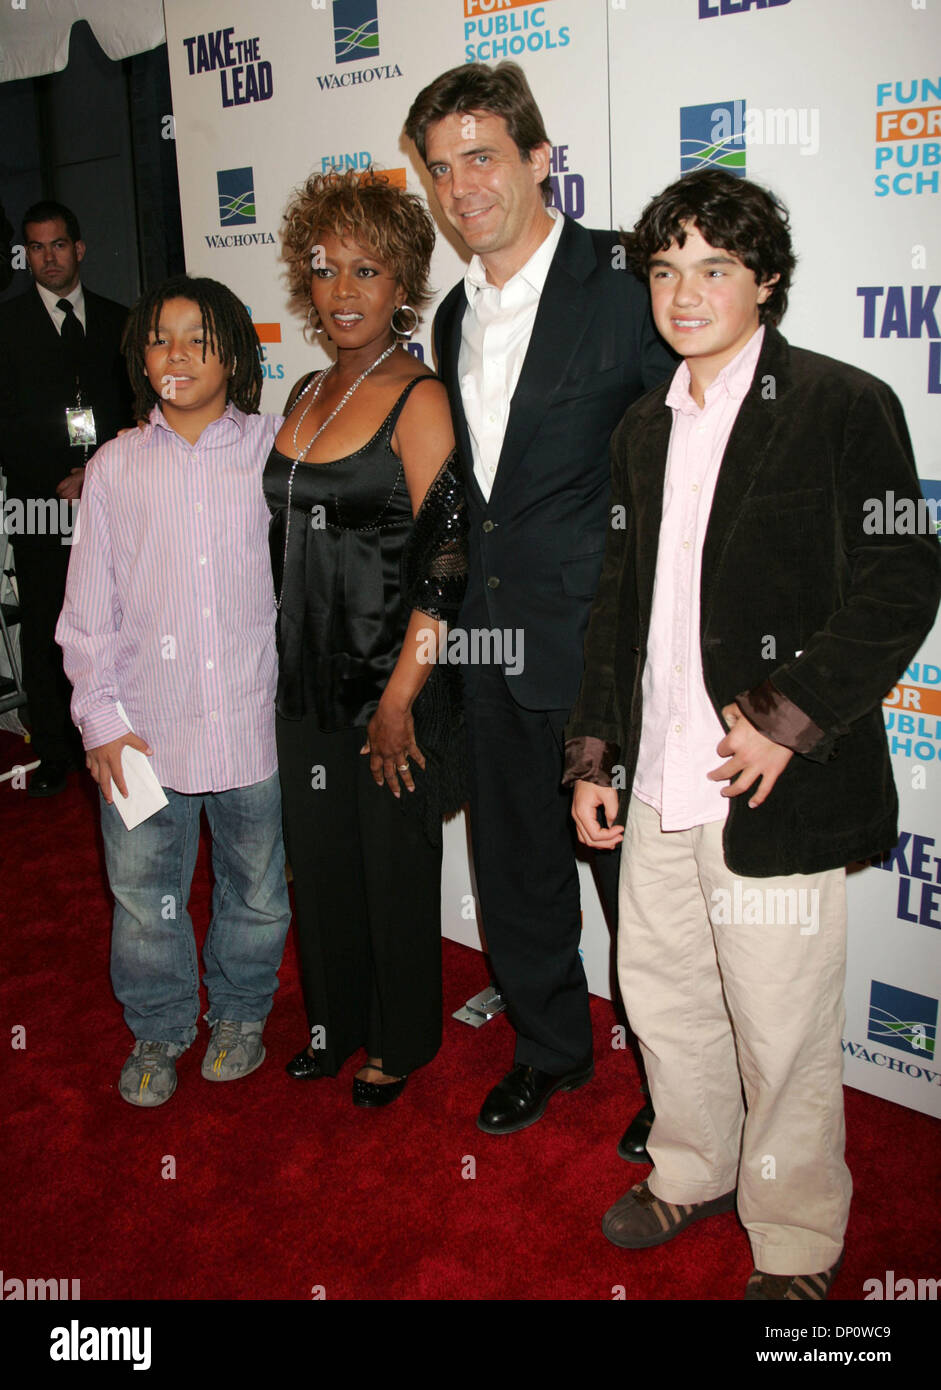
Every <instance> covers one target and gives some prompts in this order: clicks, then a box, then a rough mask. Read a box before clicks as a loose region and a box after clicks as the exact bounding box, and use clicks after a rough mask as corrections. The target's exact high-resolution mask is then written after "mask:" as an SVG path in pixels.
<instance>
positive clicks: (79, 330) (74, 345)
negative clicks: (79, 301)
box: [56, 299, 85, 352]
mask: <svg viewBox="0 0 941 1390" xmlns="http://www.w3.org/2000/svg"><path fill="white" fill-rule="evenodd" d="M56 308H57V309H61V310H62V312H63V314H65V319H64V321H63V323H62V341H63V343H65V344H66V346H67V347H69V348H71V349H72V351H73V352H75V351H76V350H77V349H78V348H80V347H82V345H83V344H84V342H85V330H84V328H83V327H82V325H81V322H80V320H79V317H78V315H77V314H76V312H75V306H74V304H73V303H72V301H71V300H70V299H60V300H58V301H57V302H56Z"/></svg>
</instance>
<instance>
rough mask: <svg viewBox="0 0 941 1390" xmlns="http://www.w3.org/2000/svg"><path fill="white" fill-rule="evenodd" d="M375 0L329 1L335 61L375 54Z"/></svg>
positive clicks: (376, 39) (347, 61)
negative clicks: (331, 4) (331, 7)
mask: <svg viewBox="0 0 941 1390" xmlns="http://www.w3.org/2000/svg"><path fill="white" fill-rule="evenodd" d="M377 3H378V0H333V46H334V51H335V54H336V61H337V62H338V63H355V62H358V61H359V59H361V58H378V57H379V15H378V12H377V8H376V7H377Z"/></svg>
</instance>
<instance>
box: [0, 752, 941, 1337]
mask: <svg viewBox="0 0 941 1390" xmlns="http://www.w3.org/2000/svg"><path fill="white" fill-rule="evenodd" d="M26 760H27V757H26V750H25V749H24V746H23V744H22V743H21V742H20V741H19V740H18V739H15V738H13V736H12V735H8V734H0V770H3V769H6V768H9V767H10V766H12V764H13V763H14V762H17V761H26ZM94 797H95V793H94V790H93V786H92V783H91V780H90V778H89V777H88V776H87V774H84V773H83V774H81V775H79V774H75V775H73V776H72V777H71V778H70V780H69V786H68V789H67V791H66V792H65V793H63V794H62V795H61V796H59V797H57V798H55V799H53V800H50V801H39V800H36V801H30V800H28V799H27V797H26V795H25V792H24V791H22V790H14V789H13V787H12V786H11V784H10V783H9V782H6V783H3V784H0V835H2V840H0V843H2V845H3V896H2V903H3V918H4V924H3V939H4V944H5V946H6V955H7V970H6V981H5V984H4V991H3V1036H5V1037H6V1039H7V1042H6V1043H5V1045H4V1055H5V1071H6V1086H5V1094H6V1103H5V1107H4V1109H5V1120H6V1124H5V1147H6V1164H5V1166H6V1176H5V1194H4V1195H5V1202H4V1206H5V1209H6V1216H7V1219H6V1222H5V1225H6V1228H7V1233H6V1235H5V1236H4V1238H3V1243H2V1249H0V1268H2V1270H3V1277H4V1279H10V1278H19V1279H24V1280H25V1279H27V1278H43V1279H51V1278H61V1279H80V1280H81V1296H82V1299H83V1300H86V1299H133V1300H137V1299H292V1300H309V1299H311V1297H312V1296H314V1291H316V1290H317V1289H319V1288H322V1290H323V1291H324V1294H325V1296H326V1297H327V1298H328V1299H386V1300H390V1299H391V1300H395V1299H449V1300H474V1299H536V1300H553V1299H566V1300H568V1299H584V1300H610V1299H611V1298H612V1297H613V1296H614V1294H613V1291H616V1290H618V1288H619V1287H623V1289H624V1293H625V1295H626V1297H627V1298H628V1299H732V1300H737V1299H740V1298H741V1295H742V1291H743V1288H744V1284H745V1280H746V1278H747V1276H748V1274H749V1271H750V1269H751V1261H750V1258H749V1253H748V1245H747V1242H746V1240H745V1236H744V1233H743V1232H742V1230H741V1228H740V1226H739V1224H738V1222H737V1220H736V1218H735V1217H734V1216H733V1215H727V1216H721V1217H717V1218H715V1219H713V1220H711V1221H708V1222H705V1223H703V1224H702V1225H701V1226H697V1227H694V1228H693V1229H692V1230H691V1231H689V1232H688V1233H686V1234H685V1235H683V1236H682V1237H681V1238H680V1239H679V1240H678V1241H677V1242H676V1243H675V1244H674V1245H668V1246H664V1247H662V1248H660V1249H659V1250H651V1251H642V1252H638V1253H636V1254H632V1255H629V1254H627V1253H626V1252H621V1251H618V1250H616V1249H615V1248H614V1247H612V1246H610V1245H608V1243H607V1242H606V1241H605V1240H604V1238H603V1236H602V1235H601V1231H600V1220H601V1216H602V1214H603V1212H604V1210H605V1208H606V1207H607V1206H608V1205H609V1204H610V1203H611V1202H612V1201H613V1200H614V1199H615V1198H616V1197H618V1196H620V1195H621V1193H622V1192H624V1191H625V1190H626V1189H627V1188H628V1187H629V1186H630V1185H631V1184H632V1183H633V1182H635V1181H639V1179H640V1178H641V1177H642V1176H644V1174H645V1172H646V1170H645V1169H641V1168H635V1167H632V1166H630V1165H628V1164H626V1163H624V1162H623V1161H622V1160H621V1159H620V1158H618V1156H617V1154H616V1152H615V1146H616V1144H617V1140H618V1138H619V1137H620V1134H621V1132H622V1130H623V1128H624V1125H625V1123H626V1121H627V1119H628V1118H629V1117H630V1115H631V1114H632V1113H633V1110H634V1109H635V1108H636V1106H637V1105H638V1103H639V1099H640V1097H639V1093H638V1089H637V1080H636V1073H635V1070H634V1065H633V1061H632V1059H631V1056H630V1054H629V1053H625V1052H623V1051H617V1052H615V1051H612V1050H611V1048H610V1046H609V1045H608V1040H609V1039H610V1037H611V1028H612V1025H613V1023H614V1021H615V1020H614V1015H613V1012H612V1007H611V1005H610V1004H609V1003H607V1002H606V1001H604V1000H600V999H596V1000H594V1001H593V1006H592V1010H593V1018H594V1026H595V1048H596V1064H597V1069H596V1077H595V1080H594V1082H593V1083H592V1084H591V1085H590V1086H587V1087H585V1088H584V1089H583V1090H581V1091H578V1092H576V1093H574V1094H573V1095H568V1096H560V1097H557V1098H556V1099H555V1100H554V1101H553V1102H552V1103H551V1105H550V1109H549V1112H548V1114H547V1116H546V1117H545V1118H544V1119H543V1120H542V1121H541V1122H540V1123H539V1124H538V1125H535V1126H533V1127H532V1128H530V1129H528V1130H526V1131H525V1132H522V1133H520V1134H517V1135H515V1136H510V1137H507V1138H502V1139H500V1138H491V1137H488V1136H486V1135H483V1134H481V1133H480V1131H479V1130H478V1129H477V1128H476V1125H475V1123H474V1119H475V1116H476V1112H477V1109H478V1107H479V1105H480V1102H481V1100H482V1098H483V1095H484V1094H485V1092H486V1091H487V1089H488V1088H489V1087H490V1085H491V1084H493V1082H494V1081H495V1080H496V1079H498V1078H499V1076H500V1075H502V1073H503V1072H504V1071H505V1070H506V1068H507V1067H508V1066H509V1065H510V1062H511V1056H512V1032H511V1029H510V1028H509V1025H508V1024H507V1023H506V1021H505V1020H504V1019H498V1020H496V1021H495V1022H492V1023H490V1024H488V1025H487V1026H486V1027H484V1028H483V1029H481V1030H479V1031H478V1030H475V1029H471V1028H469V1027H467V1026H466V1025H464V1024H459V1023H456V1022H454V1021H452V1020H451V1019H450V1017H448V1020H447V1023H446V1027H445V1036H444V1044H443V1047H442V1049H441V1052H440V1053H439V1055H438V1057H437V1059H436V1061H435V1062H434V1063H433V1064H432V1065H431V1066H430V1067H428V1068H426V1069H425V1071H424V1072H423V1073H420V1074H418V1075H416V1076H415V1077H414V1078H413V1080H412V1081H411V1082H410V1083H409V1086H408V1088H407V1090H406V1091H405V1093H404V1095H403V1096H402V1098H401V1100H399V1101H397V1102H396V1103H395V1104H394V1105H393V1106H392V1107H391V1108H390V1109H389V1110H387V1111H377V1112H371V1111H361V1110H356V1109H354V1108H353V1106H352V1105H351V1103H350V1082H351V1078H352V1075H353V1072H354V1071H355V1069H356V1066H357V1065H359V1063H358V1062H357V1063H355V1064H354V1063H350V1064H349V1065H348V1066H347V1067H346V1068H345V1069H344V1071H343V1073H342V1075H341V1077H340V1078H339V1079H338V1080H336V1081H321V1082H311V1083H303V1084H302V1083H299V1082H295V1081H291V1080H290V1079H289V1078H288V1077H287V1076H286V1075H285V1072H284V1069H283V1063H284V1061H285V1060H286V1059H287V1058H288V1057H290V1056H291V1055H293V1053H294V1052H295V1051H296V1050H297V1048H298V1047H299V1046H300V1045H301V1044H302V1042H303V1039H304V1034H305V1019H304V1013H303V1006H302V1001H301V996H300V990H299V986H298V982H297V969H296V960H295V949H294V944H293V940H290V941H289V945H288V949H287V952H286V955H285V961H284V965H283V967H282V971H281V988H280V990H279V992H278V994H277V996H276V999H275V1005H274V1010H273V1012H272V1015H271V1018H270V1020H269V1023H268V1027H267V1030H266V1035H265V1041H266V1045H267V1048H268V1059H267V1060H266V1062H265V1064H264V1066H263V1067H262V1068H261V1069H260V1070H259V1071H258V1072H256V1073H255V1074H254V1075H252V1076H251V1077H248V1078H246V1079H245V1080H244V1081H241V1082H236V1083H233V1084H231V1085H224V1086H219V1085H213V1084H211V1083H209V1082H206V1081H204V1080H203V1079H202V1077H201V1076H200V1074H199V1068H200V1063H201V1060H202V1053H203V1049H204V1047H205V1042H206V1034H205V1031H203V1032H201V1035H200V1038H199V1039H198V1041H197V1043H196V1044H195V1045H194V1046H193V1047H192V1048H191V1049H190V1051H189V1052H188V1053H187V1054H186V1055H185V1057H184V1058H183V1059H182V1062H181V1063H180V1067H179V1076H180V1085H179V1089H178V1091H177V1093H176V1095H175V1096H174V1097H173V1099H172V1100H171V1101H170V1102H169V1104H168V1105H166V1106H165V1107H162V1108H161V1109H158V1110H155V1111H151V1112H147V1111H135V1110H133V1109H131V1107H130V1106H128V1105H126V1104H125V1103H124V1102H123V1101H122V1100H121V1099H120V1097H119V1096H118V1093H117V1088H116V1082H117V1077H118V1072H119V1071H120V1068H121V1065H122V1063H123V1061H124V1058H125V1056H126V1054H127V1052H128V1050H129V1048H130V1046H131V1039H130V1035H129V1033H128V1032H127V1030H126V1029H125V1026H124V1023H123V1020H122V1017H121V1011H120V1008H119V1007H118V1005H117V1004H116V1003H115V1000H114V998H113V996H112V993H111V988H110V983H109V979H108V940H109V925H110V900H109V895H108V890H107V884H106V880H105V877H104V872H103V867H102V863H101V852H100V838H99V835H98V829H97V811H96V807H95V799H94ZM208 905H209V884H208V866H207V859H206V854H205V845H204V847H203V851H202V853H201V856H200V862H199V865H198V866H197V871H196V879H195V882H194V890H193V903H192V909H191V910H192V913H193V918H194V920H195V922H196V924H197V929H198V931H199V933H200V934H201V933H202V932H203V930H204V929H205V926H206V923H207V917H208ZM444 960H445V1003H446V1011H447V1014H448V1015H450V1013H451V1011H453V1010H454V1009H456V1008H458V1007H459V1006H460V1005H461V1004H462V1003H463V1002H464V1000H465V999H466V998H467V997H468V996H469V995H471V994H473V993H475V992H476V991H477V990H478V989H481V988H482V987H483V986H484V984H485V983H486V970H485V964H484V962H483V960H482V958H481V957H480V956H479V955H478V954H477V953H476V952H473V951H469V950H466V949H465V948H463V947H460V946H456V945H453V944H451V943H448V942H446V943H445V957H444ZM17 1027H22V1028H24V1029H25V1042H26V1045H25V1048H11V1047H10V1040H11V1039H12V1038H13V1036H14V1034H13V1032H12V1031H11V1030H15V1029H16V1028H17ZM846 1102H847V1105H846V1109H847V1128H848V1160H849V1164H850V1168H851V1170H852V1172H853V1177H854V1180H855V1197H854V1201H853V1208H852V1213H851V1217H850V1227H849V1232H848V1235H847V1254H846V1259H845V1263H844V1266H843V1269H842V1271H841V1273H840V1275H839V1277H838V1280H837V1283H836V1285H835V1288H834V1297H835V1298H837V1299H861V1298H863V1296H864V1293H863V1283H864V1281H865V1280H866V1279H870V1278H873V1277H875V1278H879V1279H884V1278H885V1272H886V1271H887V1270H894V1271H895V1277H896V1278H897V1279H898V1278H901V1277H903V1276H905V1277H908V1278H915V1279H917V1278H920V1277H921V1278H929V1277H937V1276H938V1275H939V1274H941V1258H939V1242H938V1219H937V1191H938V1185H937V1184H938V1175H939V1158H938V1153H939V1147H941V1146H939V1125H938V1122H937V1121H935V1120H932V1119H930V1118H928V1117H926V1116H924V1115H920V1114H917V1113H915V1112H913V1111H910V1110H906V1109H904V1108H902V1107H900V1106H897V1105H893V1104H891V1103H889V1102H887V1101H883V1100H878V1099H876V1098H874V1097H871V1096H867V1095H864V1094H862V1093H861V1092H858V1091H852V1090H848V1091H847V1092H846ZM174 1168H175V1177H172V1178H171V1177H165V1176H164V1173H169V1172H171V1171H172V1170H173V1169H174ZM472 1171H475V1172H476V1176H474V1177H469V1176H465V1174H469V1173H470V1172H472ZM636 1326H637V1325H636V1324H635V1327H636Z"/></svg>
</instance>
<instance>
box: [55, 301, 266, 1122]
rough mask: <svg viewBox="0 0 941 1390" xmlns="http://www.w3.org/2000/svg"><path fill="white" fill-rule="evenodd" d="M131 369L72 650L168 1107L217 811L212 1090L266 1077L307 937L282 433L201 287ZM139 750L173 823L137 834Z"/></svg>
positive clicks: (147, 1097)
mask: <svg viewBox="0 0 941 1390" xmlns="http://www.w3.org/2000/svg"><path fill="white" fill-rule="evenodd" d="M124 348H125V353H126V355H127V360H128V370H129V374H130V378H131V385H132V386H133V388H134V392H135V396H136V402H135V408H136V411H137V415H138V418H142V417H144V416H148V415H149V423H148V425H147V427H146V428H145V429H143V430H142V431H141V430H133V431H131V432H129V433H127V434H125V435H123V436H122V437H121V438H118V439H116V440H113V441H111V442H110V443H109V444H107V445H105V447H104V448H102V449H100V450H99V451H98V453H97V454H96V455H95V457H94V459H93V460H92V462H91V464H90V466H89V470H88V474H87V477H86V480H85V487H84V492H83V496H82V505H81V517H80V523H79V527H78V537H77V539H76V541H75V544H74V545H73V547H72V559H71V563H70V566H69V575H68V583H67V588H66V598H65V607H64V608H63V610H62V617H61V619H60V621H59V627H58V632H57V638H58V641H59V642H60V643H61V645H62V649H63V653H64V658H65V668H66V671H67V673H68V676H69V679H70V680H71V682H72V685H73V687H74V696H73V700H72V714H73V718H74V719H75V722H76V723H77V724H78V725H79V726H80V727H81V730H82V736H83V741H84V745H85V749H86V752H87V761H88V766H89V768H90V769H91V773H92V776H93V777H94V779H95V781H96V782H97V783H98V785H99V787H100V789H101V820H102V831H103V835H104V842H105V859H106V863H107V868H108V877H109V879H110V882H111V889H112V892H113V893H114V900H115V903H114V927H113V934H112V946H111V979H112V983H113V986H114V991H115V994H116V995H117V997H118V999H119V1000H120V1001H121V1003H122V1004H123V1005H124V1017H125V1021H126V1023H127V1025H128V1027H129V1028H130V1029H131V1032H132V1033H133V1034H134V1036H135V1038H136V1040H137V1041H136V1042H135V1045H134V1050H133V1052H132V1053H131V1055H130V1057H129V1058H128V1060H127V1062H126V1063H125V1065H124V1068H123V1070H122V1072H121V1079H120V1083H119V1090H120V1093H121V1095H122V1096H123V1097H124V1099H125V1100H126V1101H129V1102H130V1103H131V1104H132V1105H145V1106H155V1105H162V1104H163V1102H164V1101H166V1100H168V1099H169V1098H170V1096H171V1095H172V1094H173V1092H174V1090H175V1089H176V1059H177V1058H178V1057H179V1056H180V1054H181V1053H183V1052H184V1051H185V1050H186V1048H187V1047H188V1046H189V1045H190V1043H191V1042H192V1041H193V1039H194V1038H195V1036H196V1022H197V1018H198V1015H199V994H198V989H199V977H198V966H197V959H196V947H195V942H194V939H193V928H192V922H191V920H190V917H189V913H188V911H187V902H188V899H189V891H190V884H191V881H192V876H193V868H194V865H195V862H196V851H197V848H198V845H199V820H200V811H201V809H202V807H203V806H205V808H206V815H207V818H208V821H209V827H210V830H211V832H212V843H213V848H212V857H213V872H214V875H215V888H214V892H213V914H212V922H211V925H210V927H209V931H208V934H207V936H206V941H205V945H204V947H203V959H204V962H205V966H206V974H205V984H206V988H207V992H208V995H209V1013H208V1015H207V1019H208V1022H209V1024H210V1027H211V1029H212V1037H211V1040H210V1044H209V1048H208V1050H207V1052H206V1056H205V1059H204V1061H203V1066H202V1074H203V1076H204V1077H206V1078H207V1080H211V1081H230V1080H234V1079H236V1078H238V1077H242V1076H247V1075H248V1073H249V1072H251V1071H254V1070H255V1068H256V1067H259V1066H261V1063H262V1061H263V1059H264V1055H265V1050H264V1046H263V1044H262V1030H263V1027H264V1020H265V1018H266V1017H267V1015H268V1013H269V1011H270V1009H271V1001H272V996H273V994H274V991H275V989H276V988H277V983H278V982H277V970H278V966H279V965H280V962H281V954H282V951H283V948H284V938H285V934H286V932H287V929H288V924H289V921H290V908H289V903H288V895H287V887H286V883H285V877H284V849H283V844H282V839H281V798H280V792H279V787H278V777H277V765H276V757H275V737H274V696H275V685H276V679H275V677H276V655H275V640H274V620H275V605H274V596H273V592H272V587H271V570H270V562H269V558H268V509H267V506H266V504H265V500H264V496H263V494H262V488H261V473H262V469H263V467H264V463H265V459H266V458H267V455H268V452H269V450H270V448H271V445H272V443H273V441H274V437H275V434H276V433H277V430H278V427H279V425H280V423H281V421H280V418H279V417H275V416H270V415H258V414H257V413H256V412H257V409H258V401H259V397H260V394H261V368H260V365H259V361H258V344H257V338H256V337H255V331H254V329H253V328H252V324H251V319H250V318H249V316H248V312H247V311H246V309H245V307H244V306H243V305H242V304H241V303H240V302H239V301H238V300H237V299H236V297H235V295H233V294H232V292H231V291H230V290H228V289H226V287H225V286H224V285H220V284H217V283H216V282H215V281H213V280H203V279H198V280H197V279H190V278H189V277H186V276H181V277H178V278H177V279H175V280H171V281H168V282H167V283H166V284H165V285H163V286H161V287H160V289H158V290H155V291H152V292H150V293H149V294H147V295H145V296H144V297H143V299H142V300H141V301H140V302H139V303H138V304H137V305H136V306H135V308H134V309H133V310H132V311H131V317H130V319H129V321H128V327H127V331H126V333H125V341H124ZM119 702H120V704H121V705H122V706H123V708H124V710H125V712H126V714H127V717H128V720H129V722H130V726H131V731H130V732H129V731H128V728H127V725H126V724H125V723H124V722H123V721H122V718H121V716H120V714H119V712H118V709H117V706H118V703H119ZM145 740H146V741H145ZM125 747H130V748H136V749H139V750H141V751H142V752H144V753H146V754H148V755H150V756H152V759H153V761H152V767H153V770H154V772H155V774H156V776H157V779H158V781H159V782H160V784H161V786H162V787H163V789H164V791H165V794H166V796H167V801H168V804H167V805H166V806H165V807H163V808H162V809H161V810H159V811H158V812H157V813H156V814H155V815H153V816H151V817H150V819H148V820H145V821H143V822H142V823H141V824H140V825H138V826H137V827H136V828H135V829H133V830H127V829H125V826H124V823H123V821H122V820H121V817H120V815H119V813H118V811H117V809H116V807H115V806H114V804H113V793H112V782H113V783H114V785H115V786H116V787H117V788H118V790H119V791H120V792H121V793H122V795H124V794H125V793H126V783H125V778H124V772H123V769H122V761H121V759H122V751H123V749H124V748H125Z"/></svg>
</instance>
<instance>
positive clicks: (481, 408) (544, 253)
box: [458, 208, 563, 499]
mask: <svg viewBox="0 0 941 1390" xmlns="http://www.w3.org/2000/svg"><path fill="white" fill-rule="evenodd" d="M546 211H547V212H548V213H549V216H550V217H551V218H552V219H553V224H554V225H553V227H552V230H551V231H550V232H549V235H548V236H547V237H546V239H545V241H543V242H542V243H541V245H540V246H539V247H538V248H537V249H536V250H535V251H534V252H533V254H532V255H531V256H530V258H529V260H528V261H527V262H526V264H525V265H524V266H523V267H522V268H521V269H520V270H518V271H517V272H516V274H515V275H513V276H511V277H510V279H509V280H507V282H506V284H505V285H503V286H502V287H501V288H499V289H498V288H497V286H496V285H491V284H490V283H489V281H488V280H487V272H486V270H485V269H484V266H483V262H482V261H481V259H480V257H479V256H474V258H473V259H472V261H471V263H470V265H469V266H468V267H467V273H466V275H465V276H464V291H465V293H466V295H467V304H468V310H467V312H466V313H465V315H464V319H463V322H462V325H461V351H460V354H459V356H458V376H459V379H460V383H461V400H462V401H463V403H464V415H465V418H466V420H467V429H468V432H469V434H470V441H471V452H472V454H473V458H474V477H475V478H476V479H477V482H478V484H479V486H480V490H481V492H482V493H483V495H484V497H486V498H488V499H489V497H490V492H491V489H492V488H493V482H494V478H495V476H496V472H497V464H498V463H499V461H500V451H501V449H502V448H503V436H504V435H505V434H506V426H507V421H508V420H509V417H510V402H511V401H512V399H513V392H514V391H515V390H516V383H517V382H518V381H519V375H520V372H521V371H522V368H523V360H524V358H525V357H526V350H527V348H528V347H529V340H530V337H531V336H532V331H533V324H534V322H535V320H536V310H537V309H538V308H539V298H540V295H541V294H542V289H543V286H544V285H545V283H546V276H547V275H548V274H549V267H550V265H551V264H552V258H553V256H554V255H555V251H556V247H557V246H558V244H559V237H560V236H561V235H562V223H563V217H562V215H561V214H560V213H559V212H557V211H556V209H555V208H547V209H546Z"/></svg>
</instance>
